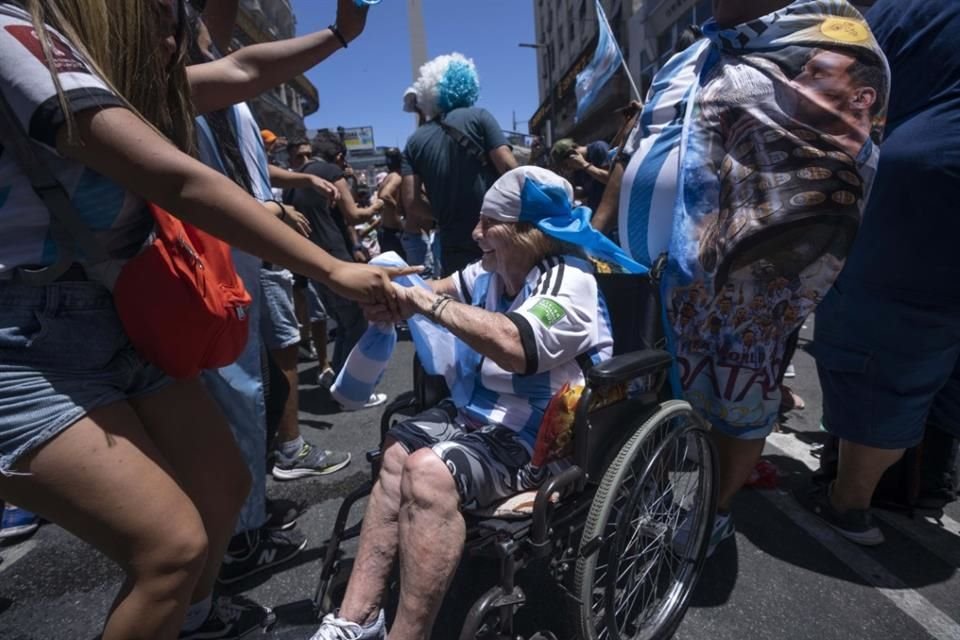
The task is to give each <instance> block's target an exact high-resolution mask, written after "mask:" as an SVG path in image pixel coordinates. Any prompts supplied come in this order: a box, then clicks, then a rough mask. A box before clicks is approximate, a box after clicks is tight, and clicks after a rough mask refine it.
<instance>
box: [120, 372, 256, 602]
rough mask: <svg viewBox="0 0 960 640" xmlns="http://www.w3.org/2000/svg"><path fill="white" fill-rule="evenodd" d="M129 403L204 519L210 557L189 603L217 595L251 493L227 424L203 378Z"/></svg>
mask: <svg viewBox="0 0 960 640" xmlns="http://www.w3.org/2000/svg"><path fill="white" fill-rule="evenodd" d="M130 404H131V406H132V407H133V408H134V410H136V412H137V414H138V415H139V416H140V419H141V420H142V422H143V425H144V427H145V429H146V431H147V433H148V435H149V436H150V438H151V439H152V440H153V442H154V443H155V444H156V447H157V449H158V450H159V451H160V452H161V454H162V455H163V457H164V458H165V459H166V460H167V461H168V462H169V464H170V467H171V468H172V469H173V472H174V474H175V475H176V478H177V480H178V481H179V483H180V486H181V487H182V488H183V490H184V492H186V494H187V495H188V496H190V499H191V500H192V501H193V504H194V505H195V506H196V508H197V511H198V512H199V513H200V517H201V518H202V519H203V525H204V528H205V529H206V533H207V539H208V541H209V553H208V555H207V562H206V564H205V566H204V568H203V571H202V572H201V574H200V579H199V580H198V582H197V587H196V590H195V591H194V593H193V597H192V598H191V599H190V601H191V602H199V601H200V600H202V599H204V598H205V597H207V596H208V595H210V593H211V592H212V591H213V585H214V582H215V581H216V579H217V574H218V573H219V571H220V564H221V562H222V560H223V555H224V553H225V552H226V550H227V544H228V543H229V542H230V537H231V536H232V535H233V529H234V525H235V524H236V521H237V516H238V515H239V514H240V509H241V508H242V507H243V503H244V501H245V500H246V499H247V495H248V494H249V493H250V472H249V471H248V470H247V468H246V465H245V463H244V461H243V458H242V456H241V455H240V450H239V449H238V448H237V444H236V440H234V437H233V433H232V432H231V431H230V427H229V425H227V421H226V419H225V418H224V417H223V414H222V413H220V409H219V408H218V407H217V405H216V404H215V403H214V401H213V399H212V398H211V397H210V394H209V393H208V392H207V390H206V388H205V387H204V386H203V384H202V383H201V382H200V380H199V379H196V378H195V379H192V380H180V381H177V382H174V383H172V384H170V385H168V386H167V387H165V388H163V389H161V390H160V391H158V392H157V393H153V394H150V395H148V396H144V397H142V398H137V399H133V400H131V401H130Z"/></svg>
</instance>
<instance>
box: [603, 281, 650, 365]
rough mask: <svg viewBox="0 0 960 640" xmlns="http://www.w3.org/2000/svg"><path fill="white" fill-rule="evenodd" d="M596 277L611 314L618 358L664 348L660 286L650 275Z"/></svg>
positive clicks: (614, 344) (614, 350) (615, 350)
mask: <svg viewBox="0 0 960 640" xmlns="http://www.w3.org/2000/svg"><path fill="white" fill-rule="evenodd" d="M596 277H597V287H598V288H599V289H600V294H601V295H602V296H603V299H604V302H605V303H606V305H607V311H608V312H609V313H610V323H611V324H612V328H613V353H614V355H620V354H623V353H630V352H632V351H640V350H643V349H656V348H658V347H661V346H662V345H663V342H664V333H663V323H662V321H661V313H660V292H659V286H658V283H657V282H654V281H653V280H652V279H651V278H650V276H649V275H647V274H644V275H635V274H632V273H598V274H597V276H596Z"/></svg>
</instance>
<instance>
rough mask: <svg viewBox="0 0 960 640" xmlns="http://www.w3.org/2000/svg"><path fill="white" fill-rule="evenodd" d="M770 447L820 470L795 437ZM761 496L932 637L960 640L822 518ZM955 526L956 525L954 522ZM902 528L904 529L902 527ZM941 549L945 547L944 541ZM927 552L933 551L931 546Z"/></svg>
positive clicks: (947, 621)
mask: <svg viewBox="0 0 960 640" xmlns="http://www.w3.org/2000/svg"><path fill="white" fill-rule="evenodd" d="M767 444H768V446H770V447H772V448H774V449H776V450H778V451H779V452H780V453H783V454H785V455H788V456H789V457H791V458H794V459H796V460H799V461H801V462H803V463H804V464H805V465H807V466H808V467H810V468H811V469H813V468H815V466H816V458H814V457H813V456H812V455H811V454H810V448H809V446H808V445H806V444H804V443H802V442H800V441H799V440H797V439H796V438H795V437H793V436H792V435H789V434H777V433H775V434H772V435H771V436H770V438H768V440H767ZM758 493H759V494H760V495H761V496H763V497H764V498H765V499H766V500H767V501H768V502H770V503H771V504H772V505H773V506H774V507H776V508H777V509H778V510H779V511H780V512H782V513H783V514H784V515H786V516H787V517H788V518H790V519H791V520H792V521H793V522H794V523H796V524H797V525H798V526H799V527H800V528H802V529H803V530H804V531H806V532H807V534H809V535H810V536H811V537H812V538H813V539H814V540H816V541H817V542H819V543H820V544H821V545H822V546H823V547H824V548H825V549H826V550H827V551H829V552H830V553H831V554H832V555H833V556H834V557H835V558H837V559H838V560H840V561H841V562H842V563H844V564H845V565H846V566H847V567H849V568H850V569H852V570H853V571H854V572H855V573H856V574H857V575H859V576H860V577H861V578H862V579H863V580H864V581H866V583H867V584H870V585H872V586H873V587H874V588H876V589H877V591H879V592H880V593H881V594H882V595H883V596H884V597H886V598H887V599H888V600H890V601H891V602H892V603H893V604H894V605H895V606H896V607H897V608H898V609H900V610H901V611H903V612H904V613H905V614H907V615H908V616H910V617H911V618H912V619H913V620H914V621H915V622H916V623H917V624H919V625H920V626H921V627H923V628H924V629H925V630H926V631H927V633H929V634H930V635H931V636H932V637H934V638H936V639H937V640H956V639H957V638H960V623H957V621H955V620H953V619H952V618H951V617H950V616H948V615H947V614H945V613H944V612H943V611H941V610H940V609H938V608H937V607H936V606H934V605H933V603H931V602H930V601H929V600H927V599H926V598H925V597H923V595H921V594H920V593H918V592H917V591H915V590H914V589H911V588H909V587H908V586H907V585H906V584H904V583H903V581H902V580H900V579H899V578H897V577H896V576H895V575H893V574H892V573H890V571H888V570H887V568H886V567H884V566H883V565H882V564H880V563H879V562H877V561H876V560H875V559H874V558H873V557H871V556H870V554H869V553H867V552H866V551H863V550H862V549H860V548H859V547H858V546H857V545H855V544H853V543H852V542H850V541H848V540H846V539H845V538H843V537H842V536H841V535H840V534H838V533H836V532H835V531H834V530H833V529H831V528H830V527H829V526H827V525H826V524H824V523H823V522H822V521H821V520H820V519H819V518H817V517H816V516H814V515H813V514H811V513H809V512H807V510H806V509H804V508H803V507H802V506H800V505H799V504H798V503H797V501H796V500H794V499H793V497H792V496H790V495H788V494H786V493H785V492H783V491H770V490H766V491H759V492H758ZM903 520H907V521H909V519H907V518H903ZM885 521H886V520H885ZM951 522H954V521H952V520H951ZM898 524H900V525H901V526H903V527H904V529H905V533H907V535H910V536H911V537H915V538H922V537H925V536H918V535H917V530H918V525H917V524H916V523H911V524H909V525H908V524H906V523H903V522H900V523H898ZM895 526H896V525H895ZM948 526H950V525H948ZM898 528H900V527H899V526H898ZM954 531H956V529H954ZM920 542H921V543H923V540H922V539H921V540H920ZM925 546H927V545H925ZM940 546H942V541H941V545H940ZM927 548H930V547H929V546H928V547H927ZM931 551H932V549H931ZM941 557H942V556H941Z"/></svg>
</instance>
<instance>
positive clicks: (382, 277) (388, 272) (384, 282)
mask: <svg viewBox="0 0 960 640" xmlns="http://www.w3.org/2000/svg"><path fill="white" fill-rule="evenodd" d="M337 267H338V268H337V269H335V270H334V271H333V272H331V274H330V281H329V282H328V283H327V284H328V285H329V286H330V288H331V289H333V291H334V292H335V293H337V294H339V295H341V296H343V297H344V298H348V299H350V300H354V301H356V302H359V303H360V304H362V305H365V306H377V305H382V306H384V307H385V308H386V310H387V312H389V313H390V314H391V317H400V303H399V301H398V299H397V297H398V294H397V290H396V287H394V285H393V283H392V282H391V281H390V279H391V278H397V277H399V276H403V275H409V274H412V273H420V272H421V271H423V267H373V266H370V265H366V264H356V263H347V262H341V263H340V264H339V265H337Z"/></svg>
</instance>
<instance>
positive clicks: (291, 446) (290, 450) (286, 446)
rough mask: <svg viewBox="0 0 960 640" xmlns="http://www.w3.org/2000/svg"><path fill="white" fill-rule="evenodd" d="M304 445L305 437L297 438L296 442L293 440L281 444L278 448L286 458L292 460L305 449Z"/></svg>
mask: <svg viewBox="0 0 960 640" xmlns="http://www.w3.org/2000/svg"><path fill="white" fill-rule="evenodd" d="M303 444H304V443H303V436H297V439H296V440H291V441H290V442H281V443H280V446H279V447H277V448H278V449H279V450H280V453H282V454H283V455H284V456H285V457H287V458H292V457H293V456H295V455H297V454H298V453H300V449H302V448H303Z"/></svg>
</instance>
